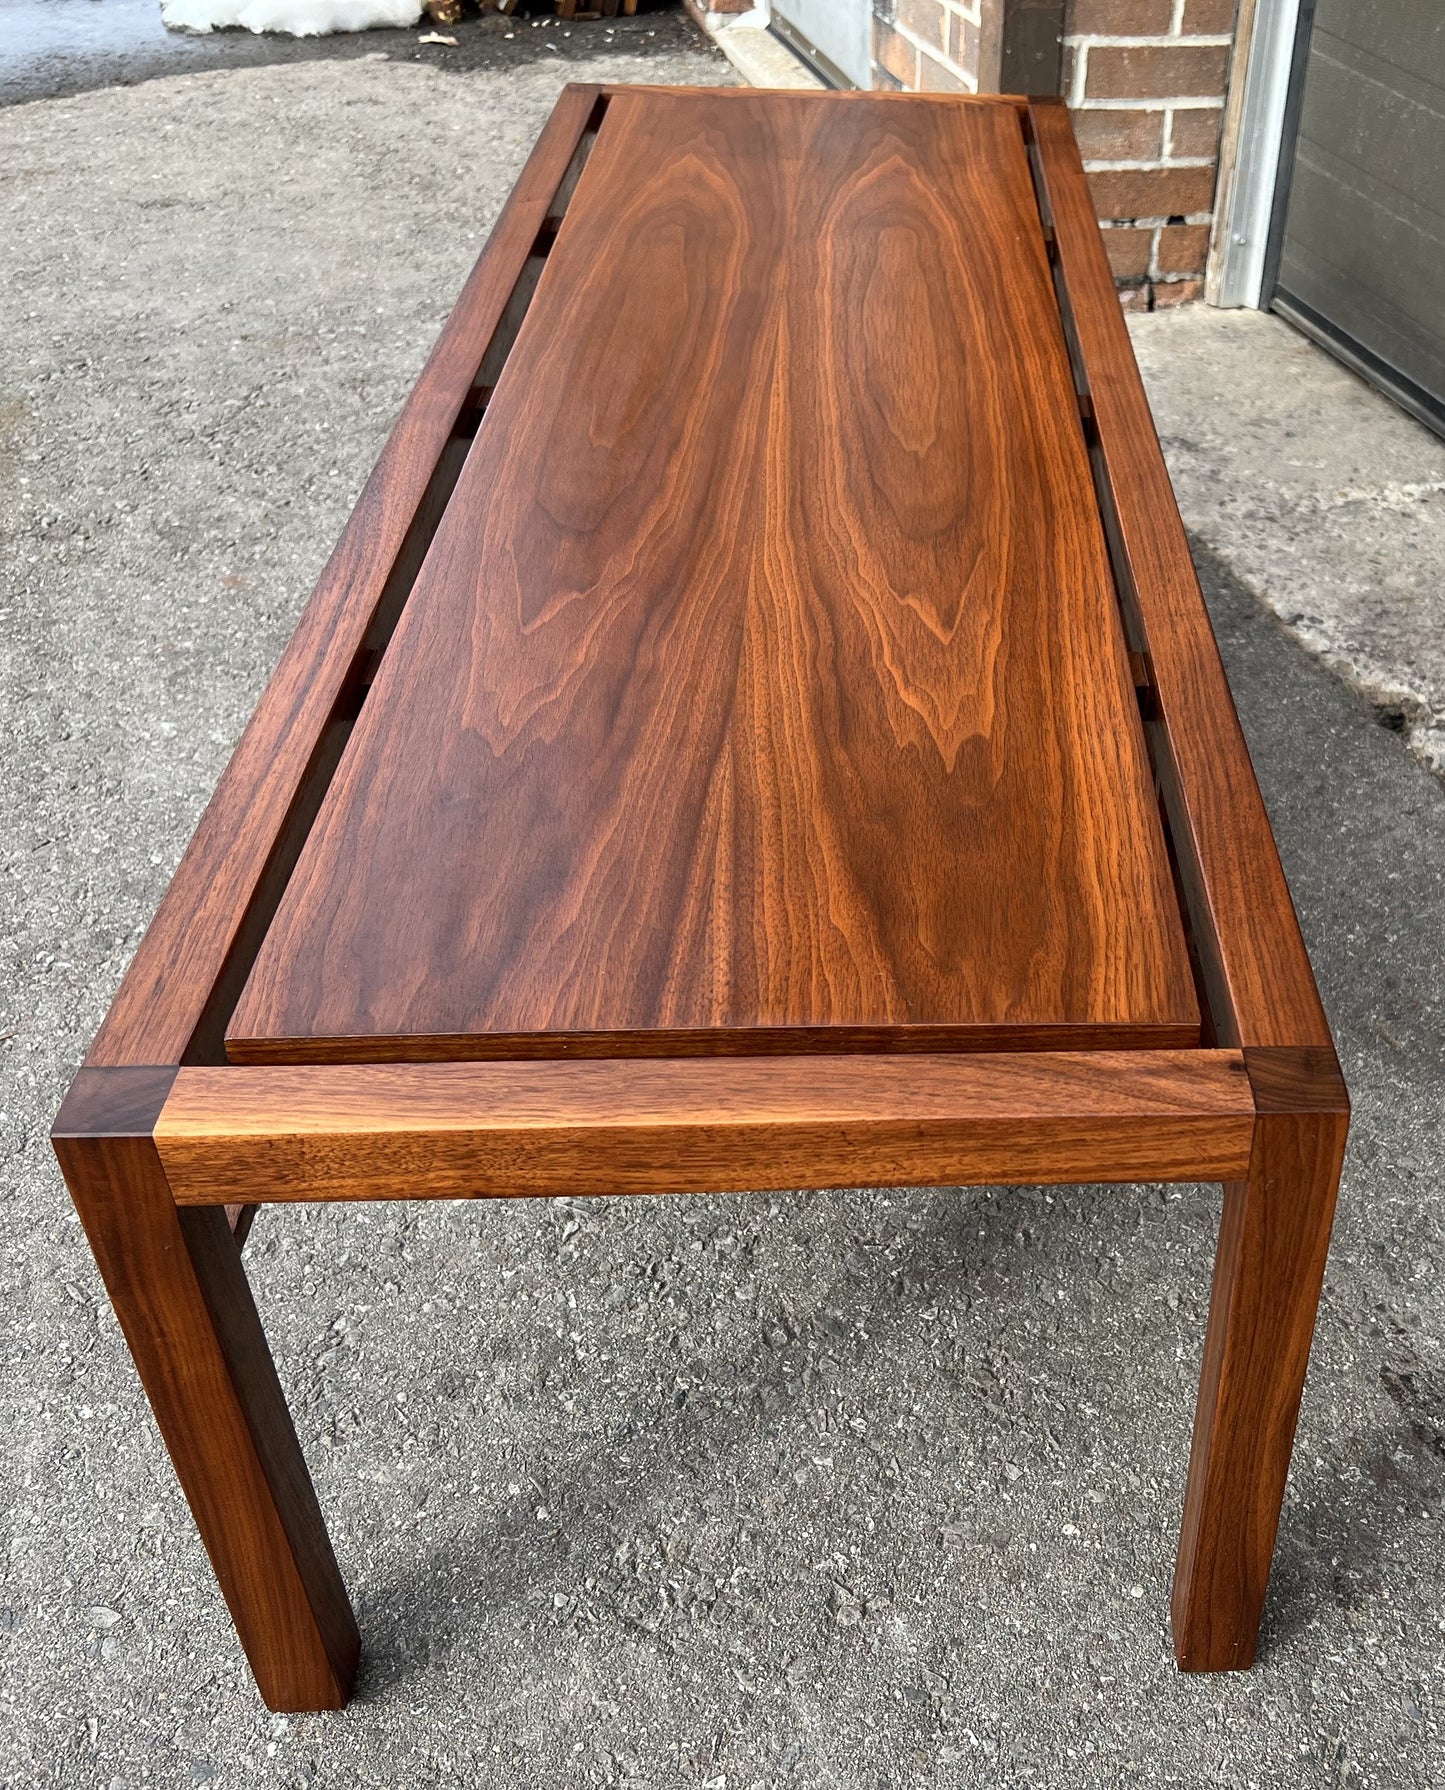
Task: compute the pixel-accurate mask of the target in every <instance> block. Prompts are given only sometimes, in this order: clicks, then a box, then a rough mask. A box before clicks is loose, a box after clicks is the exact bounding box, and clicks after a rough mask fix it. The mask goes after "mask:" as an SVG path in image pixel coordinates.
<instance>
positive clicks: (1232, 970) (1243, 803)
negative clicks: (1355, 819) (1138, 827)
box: [1029, 100, 1330, 1046]
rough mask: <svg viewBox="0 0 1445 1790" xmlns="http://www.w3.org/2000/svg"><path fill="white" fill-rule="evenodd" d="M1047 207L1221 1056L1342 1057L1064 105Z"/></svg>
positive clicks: (1056, 119) (1049, 134)
mask: <svg viewBox="0 0 1445 1790" xmlns="http://www.w3.org/2000/svg"><path fill="white" fill-rule="evenodd" d="M1029 120H1030V126H1031V129H1032V131H1033V134H1034V139H1035V144H1036V150H1037V165H1038V168H1039V175H1040V185H1041V198H1042V199H1043V201H1044V203H1045V204H1046V206H1047V209H1048V216H1049V220H1050V221H1051V223H1052V225H1053V230H1054V239H1055V243H1056V245H1057V253H1058V264H1059V270H1060V273H1061V275H1062V288H1063V290H1062V298H1063V307H1062V308H1063V311H1064V318H1065V322H1066V325H1067V326H1068V328H1069V330H1070V332H1071V334H1072V337H1073V339H1074V342H1075V344H1076V349H1077V354H1078V360H1079V373H1080V375H1081V378H1082V381H1083V389H1084V390H1085V392H1086V393H1087V395H1088V398H1089V400H1090V408H1091V411H1092V426H1093V430H1094V432H1095V434H1096V437H1097V441H1098V456H1097V464H1098V467H1099V472H1100V481H1099V482H1100V496H1101V499H1102V500H1103V505H1104V509H1105V518H1106V521H1107V522H1108V523H1109V524H1110V526H1111V530H1112V532H1113V535H1114V544H1115V548H1116V552H1115V570H1116V573H1117V576H1118V583H1119V594H1120V597H1121V599H1122V601H1123V602H1124V603H1125V605H1126V608H1127V610H1128V613H1129V619H1130V622H1131V624H1132V629H1133V631H1134V633H1135V635H1136V636H1137V637H1136V638H1133V639H1131V641H1130V645H1131V646H1134V647H1137V648H1138V649H1139V650H1140V651H1141V652H1144V653H1147V655H1148V659H1149V665H1150V671H1151V676H1152V682H1153V688H1154V697H1155V703H1156V705H1157V712H1158V719H1157V721H1155V723H1154V724H1153V728H1152V731H1153V734H1154V741H1153V743H1154V746H1155V753H1154V762H1155V770H1156V773H1157V774H1158V776H1159V780H1160V784H1161V792H1162V794H1163V797H1164V800H1165V803H1166V806H1167V809H1168V814H1169V822H1170V831H1171V835H1172V838H1173V841H1174V848H1175V853H1176V855H1177V857H1178V861H1179V867H1180V872H1181V875H1182V876H1183V878H1184V881H1185V888H1186V893H1187V895H1188V897H1189V905H1190V917H1191V919H1192V920H1193V922H1194V937H1195V943H1196V946H1197V947H1198V950H1199V953H1200V956H1201V959H1202V961H1203V964H1204V969H1205V974H1206V979H1207V983H1208V986H1209V992H1210V1006H1211V1010H1212V1012H1213V1016H1214V1024H1215V1035H1216V1038H1217V1040H1218V1042H1219V1043H1221V1044H1276V1045H1279V1044H1290V1045H1294V1044H1317V1045H1324V1046H1328V1045H1329V1043H1330V1033H1329V1026H1328V1024H1327V1023H1326V1020H1325V1016H1324V1009H1323V1007H1322V1006H1321V1005H1320V998H1319V993H1318V991H1317V990H1316V988H1315V980H1314V974H1313V972H1312V971H1311V969H1310V963H1309V957H1308V955H1307V953H1306V951H1305V947H1304V940H1303V939H1302V938H1301V937H1300V930H1299V924H1298V922H1297V920H1296V918H1295V912H1294V907H1293V904H1292V903H1291V901H1290V895H1289V889H1288V887H1287V886H1286V884H1285V880H1284V871H1283V869H1282V868H1281V867H1280V861H1279V853H1278V851H1277V849H1276V847H1275V843H1274V835H1273V833H1271V831H1270V826H1269V817H1268V815H1267V814H1266V813H1265V808H1264V802H1263V800H1262V798H1261V796H1260V793H1259V785H1258V783H1257V782H1256V781H1255V776H1254V769H1253V767H1252V766H1251V764H1250V762H1249V752H1248V750H1247V748H1246V746H1245V743H1244V735H1243V734H1242V732H1241V731H1240V726H1239V718H1238V716H1237V715H1236V713H1235V708H1234V699H1233V697H1232V696H1231V695H1230V693H1229V684H1228V682H1227V681H1226V679H1225V675H1224V667H1223V665H1222V664H1221V662H1220V658H1219V649H1218V647H1217V645H1216V644H1215V640H1214V632H1213V629H1212V628H1211V627H1210V623H1209V616H1208V612H1207V611H1206V609H1205V607H1204V597H1203V594H1202V593H1201V591H1200V588H1199V578H1198V575H1197V574H1196V572H1195V570H1194V562H1193V560H1192V559H1191V558H1190V554H1189V542H1188V539H1187V537H1186V536H1185V533H1184V524H1183V522H1182V521H1181V520H1180V517H1179V506H1178V504H1177V503H1176V502H1175V501H1174V491H1173V488H1172V486H1171V485H1170V483H1169V473H1168V469H1167V468H1166V467H1165V464H1164V457H1163V455H1162V454H1161V453H1160V451H1159V439H1158V436H1157V435H1156V434H1155V431H1154V421H1153V418H1152V416H1151V415H1150V413H1149V400H1148V399H1147V397H1146V396H1145V394H1144V385H1143V381H1142V380H1141V379H1140V377H1139V368H1138V366H1137V364H1136V362H1135V360H1134V355H1133V350H1132V349H1131V348H1130V345H1129V334H1128V330H1127V328H1126V326H1125V323H1124V317H1123V313H1122V311H1121V310H1120V308H1119V300H1118V295H1117V293H1116V292H1115V290H1114V281H1113V276H1112V274H1111V273H1110V271H1109V264H1108V261H1107V259H1106V257H1105V254H1104V245H1103V242H1102V240H1101V238H1100V235H1099V229H1098V225H1097V223H1096V222H1095V218H1094V206H1093V201H1092V199H1091V198H1090V196H1089V186H1088V182H1087V180H1086V179H1085V177H1084V170H1083V166H1082V163H1081V162H1080V160H1079V152H1078V148H1077V146H1076V144H1075V142H1074V136H1073V131H1072V128H1071V127H1070V124H1069V115H1068V111H1067V109H1066V108H1065V106H1064V104H1063V102H1062V101H1057V102H1055V101H1050V100H1040V101H1031V102H1030V105H1029Z"/></svg>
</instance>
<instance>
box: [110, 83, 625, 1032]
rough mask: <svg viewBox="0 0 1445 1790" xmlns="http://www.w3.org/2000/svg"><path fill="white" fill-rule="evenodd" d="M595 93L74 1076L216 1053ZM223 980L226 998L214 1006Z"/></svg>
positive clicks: (558, 151) (451, 350) (565, 128)
mask: <svg viewBox="0 0 1445 1790" xmlns="http://www.w3.org/2000/svg"><path fill="white" fill-rule="evenodd" d="M598 97H599V93H598V89H596V88H595V87H569V88H567V89H566V90H565V91H564V92H563V94H562V96H561V98H560V99H559V100H558V103H557V106H556V108H555V109H554V111H553V113H552V115H551V118H550V119H549V120H548V123H547V126H546V129H545V130H544V131H543V133H542V135H541V137H540V138H539V139H538V142H537V146H536V148H535V149H534V150H533V152H532V156H531V159H530V160H529V161H528V163H527V165H526V167H525V168H524V170H523V172H522V175H521V177H520V179H519V180H518V182H517V185H516V188H515V189H514V191H513V193H512V196H511V198H510V199H509V200H508V202H507V206H506V209H505V210H504V211H503V213H502V215H501V217H500V218H499V219H498V221H497V224H496V227H495V229H494V230H493V231H492V234H491V237H490V238H489V240H488V242H487V246H486V248H485V249H484V250H483V253H482V256H481V258H480V260H479V261H478V262H477V265H476V267H475V269H474V270H473V272H472V274H471V277H470V278H469V279H468V281H467V283H466V285H465V287H464V288H463V290H462V294H461V297H460V298H459V299H458V300H457V304H456V307H455V309H454V310H453V312H452V314H451V317H450V318H449V320H448V322H447V324H446V326H445V328H444V329H443V331H442V333H441V336H440V337H439V338H438V340H437V344H436V346H435V348H434V349H433V350H432V352H431V355H430V357H429V358H428V360H427V363H426V366H425V367H424V368H423V369H422V372H421V373H420V375H419V376H418V378H417V382H416V384H415V385H414V386H413V388H412V390H411V393H410V395H409V396H408V398H407V401H406V404H405V406H404V407H403V409H402V412H401V415H400V416H399V417H398V419H397V422H396V425H395V427H394V429H393V430H392V433H391V436H390V438H389V440H388V441H387V444H386V446H385V448H384V449H383V450H382V454H381V458H380V459H379V460H378V461H377V464H376V467H375V470H374V471H373V472H372V474H371V476H370V478H369V479H368V480H367V482H366V486H365V489H364V490H363V491H362V494H361V496H360V498H359V499H358V501H357V505H356V508H355V510H354V511H353V512H352V515H351V518H350V520H349V521H348V523H347V525H346V528H345V531H344V532H343V534H342V536H341V539H340V541H339V543H338V544H337V547H336V550H335V552H334V553H333V554H332V556H331V558H330V560H329V561H328V562H327V565H326V569H325V571H324V572H323V573H322V575H321V579H320V582H319V583H318V584H317V586H316V590H315V592H314V594H313V595H312V597H311V600H310V602H309V604H308V606H307V608H306V611H305V613H304V614H303V616H302V618H301V621H300V624H299V625H298V627H297V629H296V632H295V634H294V635H293V636H292V638H291V641H290V644H289V645H288V646H287V648H286V651H285V653H284V654H283V656H282V658H281V661H280V664H279V665H278V666H277V669H276V672H275V674H274V676H273V677H272V679H271V681H270V684H269V685H268V687H267V689H266V692H265V694H264V695H263V696H262V698H261V701H260V703H259V705H258V706H257V709H256V712H255V714H254V715H253V717H252V719H251V721H250V723H249V724H248V726H247V728H246V731H245V732H244V733H243V735H242V736H241V740H240V743H239V744H238V746H237V747H236V750H235V753H234V754H233V756H232V758H231V761H230V763H229V764H228V766H227V767H226V771H225V773H224V775H223V776H222V778H221V781H220V784H219V785H218V787H217V789H216V793H215V795H214V796H213V797H212V799H211V802H210V805H209V806H208V807H207V809H206V812H205V814H204V815H203V816H202V818H201V822H200V825H199V826H198V827H197V829H196V833H195V836H194V837H193V839H192V840H191V843H190V845H189V846H188V847H187V850H186V853H185V856H184V857H183V858H182V860H181V863H180V865H179V867H178V868H177V870H176V873H175V876H174V877H173V878H172V880H171V884H170V887H169V888H168V889H167V891H166V894H165V897H164V899H163V900H162V902H161V905H160V908H159V910H158V911H157V914H156V917H155V919H154V920H153V921H152V922H151V926H150V929H149V930H148V931H147V933H146V935H145V937H144V939H143V940H142V941H141V945H140V948H139V949H138V951H137V952H136V955H135V958H134V959H133V960H132V962H131V965H130V968H129V969H128V971H127V972H126V975H125V978H124V980H123V982H122V984H121V987H120V991H119V993H118V994H117V995H116V998H115V1001H114V1003H113V1004H112V1006H111V1008H110V1011H109V1013H108V1014H107V1015H106V1019H105V1022H104V1024H103V1025H102V1026H101V1029H100V1032H99V1034H98V1035H97V1037H96V1039H95V1042H94V1044H93V1045H92V1046H91V1049H90V1053H89V1055H88V1057H87V1058H86V1061H87V1063H88V1064H90V1065H92V1066H101V1065H120V1064H146V1063H179V1062H181V1061H182V1060H190V1059H193V1058H194V1057H196V1056H197V1055H201V1054H213V1055H218V1054H219V1048H220V1030H221V1028H222V1026H223V1024H224V1020H225V1018H226V1017H227V1015H228V1012H229V1006H230V1004H231V1002H233V1001H234V998H235V994H236V993H237V992H238V990H239V986H240V980H241V977H242V976H243V974H244V971H245V970H246V969H247V968H249V957H250V953H251V952H252V951H253V950H254V946H255V944H256V943H257V942H259V939H258V937H257V936H255V935H256V934H257V933H258V932H259V930H260V927H261V926H263V925H264V921H265V920H266V919H267V918H269V908H270V905H271V904H272V903H273V902H274V899H275V897H276V896H278V895H279V893H280V886H281V884H282V883H284V880H285V874H286V872H287V871H288V870H289V868H290V864H289V861H288V860H289V858H290V856H292V855H294V851H295V850H296V849H297V848H299V845H300V835H301V834H303V833H304V825H305V821H306V820H307V819H308V818H309V816H307V815H306V814H304V813H302V814H301V815H299V816H298V815H297V812H296V811H297V808H298V805H300V806H301V807H303V808H304V807H305V806H307V805H308V803H310V804H311V805H314V801H315V800H316V799H318V798H319V795H320V793H321V789H322V788H324V785H325V781H326V777H327V774H328V773H329V770H330V768H331V767H332V765H334V762H335V757H336V755H337V754H338V753H339V750H340V746H341V743H342V740H343V739H344V738H345V734H346V731H347V728H348V726H349V720H350V716H349V714H348V713H347V710H348V694H349V693H350V692H351V691H352V690H354V689H355V688H356V686H358V685H359V680H360V674H361V671H362V669H363V662H364V660H365V659H366V657H368V656H369V648H370V647H371V645H372V644H373V643H372V642H370V641H369V640H368V633H369V630H370V629H371V627H372V624H373V620H374V618H375V617H376V614H377V611H378V609H379V607H380V606H381V605H382V603H383V600H384V598H386V597H387V595H388V583H389V581H390V580H391V579H392V577H393V574H394V571H395V569H396V567H397V564H398V561H399V560H400V559H401V558H402V556H403V554H404V553H405V552H406V550H407V548H408V544H409V537H411V538H414V535H415V527H416V522H417V517H418V511H419V509H420V508H421V506H422V505H423V502H424V500H425V498H426V496H427V491H428V486H429V485H430V484H431V483H432V479H433V474H434V472H435V469H436V467H437V464H438V462H439V461H440V460H441V459H442V457H443V454H444V452H445V450H446V449H447V445H448V442H449V440H450V439H451V437H452V434H453V430H454V428H455V426H456V423H457V419H458V417H459V415H460V414H461V412H462V410H463V408H464V406H465V405H466V403H467V400H468V395H469V393H470V391H471V388H472V381H473V379H474V377H475V375H476V372H477V369H478V366H479V365H480V363H481V360H482V357H483V355H484V354H485V352H486V349H487V345H488V343H489V342H490V341H491V339H492V336H493V333H494V331H495V330H496V328H497V325H498V323H499V322H500V321H501V318H502V316H503V314H504V312H505V310H506V306H507V302H508V299H509V298H510V296H511V293H512V290H513V287H514V286H515V284H516V282H517V279H518V277H519V275H520V274H521V272H522V269H523V267H524V266H525V264H526V261H527V257H528V254H529V252H530V250H531V247H532V244H533V242H534V240H535V239H536V236H537V232H538V230H539V228H540V227H541V225H542V223H543V220H544V219H545V218H546V216H547V212H548V208H549V206H550V205H551V204H552V200H553V195H554V194H555V193H556V191H557V189H558V186H559V185H560V183H561V182H562V180H563V178H564V177H565V175H566V173H567V169H568V164H569V163H570V162H571V160H572V157H573V154H574V151H575V150H576V147H577V144H578V141H579V139H580V138H581V137H582V135H583V132H584V131H585V130H586V128H587V126H588V123H589V121H590V120H591V119H592V117H593V114H594V112H595V111H596V108H597V103H598ZM298 819H299V821H300V822H301V825H300V826H299V827H298V826H297V825H296V824H295V823H296V822H297V820H298ZM258 909H259V910H260V912H259V915H258ZM258 918H259V922H260V925H258V923H257V921H258ZM238 971H239V972H240V974H238V973H237V972H238ZM228 976H230V977H231V978H233V979H234V986H232V987H230V989H229V1000H226V999H225V998H224V997H225V995H226V988H227V978H228ZM218 991H219V992H220V994H221V996H222V999H221V1001H220V1002H219V1003H218V1002H217V1000H216V995H217V992H218ZM212 1019H213V1020H214V1036H209V1035H207V1034H208V1033H209V1032H210V1030H211V1027H210V1026H209V1025H208V1023H207V1022H208V1020H212Z"/></svg>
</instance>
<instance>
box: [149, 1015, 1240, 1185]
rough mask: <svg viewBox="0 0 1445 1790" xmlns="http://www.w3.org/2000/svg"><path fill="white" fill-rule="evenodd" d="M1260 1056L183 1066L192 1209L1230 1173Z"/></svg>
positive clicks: (163, 1118)
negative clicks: (1251, 1060)
mask: <svg viewBox="0 0 1445 1790" xmlns="http://www.w3.org/2000/svg"><path fill="white" fill-rule="evenodd" d="M1254 1127H1255V1104H1254V1098H1253V1095H1252V1093H1251V1089H1250V1083H1249V1079H1248V1076H1247V1074H1246V1071H1245V1063H1244V1058H1243V1054H1242V1053H1241V1052H1239V1051H1201V1050H1194V1051H1119V1052H1027V1053H1023V1052H1020V1053H1018V1054H1016V1055H1011V1056H1010V1055H994V1056H964V1055H960V1056H915V1057H893V1058H882V1059H880V1058H878V1057H876V1056H875V1057H867V1058H863V1057H797V1058H787V1059H781V1060H780V1059H776V1058H774V1059H737V1058H727V1059H721V1058H702V1059H699V1058H690V1059H663V1060H657V1059H651V1060H643V1059H616V1058H613V1059H603V1060H588V1061H554V1062H542V1063H538V1062H525V1063H522V1062H509V1063H495V1062H492V1063H461V1064H457V1063H447V1064H413V1065H395V1064H386V1065H375V1064H366V1065H351V1066H324V1067H323V1066H305V1067H263V1068H183V1069H181V1070H180V1072H179V1074H178V1075H177V1077H176V1080H175V1083H174V1085H173V1087H172V1090H171V1093H170V1096H169V1098H168V1099H167V1101H166V1104H165V1107H164V1109H163V1111H162V1113H161V1115H160V1118H159V1120H158V1121H157V1124H156V1128H155V1134H154V1135H155V1143H156V1148H157V1150H158V1152H159V1155H160V1160H161V1163H162V1165H163V1168H164V1171H165V1174H166V1178H167V1180H168V1181H169V1183H170V1187H171V1191H172V1194H173V1196H174V1198H175V1200H176V1201H177V1203H178V1204H180V1205H183V1206H207V1205H226V1204H234V1203H238V1202H245V1203H248V1204H249V1203H275V1202H299V1201H317V1200H369V1199H370V1200H383V1199H385V1200H391V1199H468V1198H497V1197H504V1198H505V1197H528V1196H534V1197H535V1196H544V1197H545V1196H554V1195H559V1194H571V1195H577V1194H614V1193H662V1192H699V1193H701V1192H713V1193H720V1192H734V1191H748V1190H757V1191H765V1190H779V1189H787V1188H825V1187H839V1186H858V1185H867V1186H910V1185H955V1184H965V1183H966V1184H1008V1183H1012V1184H1020V1185H1034V1184H1038V1183H1046V1182H1047V1183H1056V1182H1064V1183H1068V1182H1079V1181H1110V1182H1131V1181H1224V1180H1232V1179H1237V1178H1238V1177H1240V1176H1242V1175H1244V1174H1245V1173H1246V1172H1247V1171H1248V1166H1249V1158H1250V1148H1251V1143H1252V1140H1253V1136H1254Z"/></svg>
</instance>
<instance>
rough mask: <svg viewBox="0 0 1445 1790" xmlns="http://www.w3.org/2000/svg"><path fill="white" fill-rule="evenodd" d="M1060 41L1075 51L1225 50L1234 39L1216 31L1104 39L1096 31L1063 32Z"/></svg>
mask: <svg viewBox="0 0 1445 1790" xmlns="http://www.w3.org/2000/svg"><path fill="white" fill-rule="evenodd" d="M1060 41H1061V42H1062V43H1063V44H1064V45H1065V46H1066V47H1067V46H1068V45H1073V47H1074V48H1075V49H1085V50H1092V49H1104V50H1179V49H1185V50H1193V49H1198V50H1219V49H1227V48H1228V47H1229V45H1230V44H1232V43H1233V42H1234V38H1233V37H1232V36H1231V35H1229V34H1228V33H1227V32H1218V31H1213V32H1208V33H1206V32H1200V33H1199V34H1197V35H1195V34H1192V33H1191V34H1190V35H1188V36H1185V37H1143V36H1138V37H1135V36H1128V37H1126V36H1123V35H1121V36H1119V37H1105V36H1103V35H1102V34H1101V33H1099V32H1097V31H1081V32H1079V33H1078V34H1077V35H1074V34H1073V33H1072V32H1065V34H1064V36H1063V38H1062V39H1061V40H1060Z"/></svg>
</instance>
